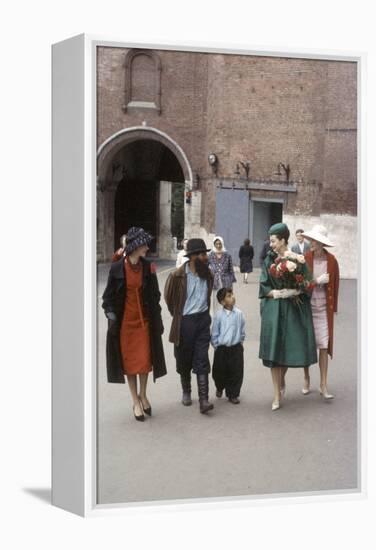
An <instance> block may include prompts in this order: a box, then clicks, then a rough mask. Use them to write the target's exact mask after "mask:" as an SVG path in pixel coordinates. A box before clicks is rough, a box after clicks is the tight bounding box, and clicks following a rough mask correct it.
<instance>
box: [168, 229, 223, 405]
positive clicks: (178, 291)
mask: <svg viewBox="0 0 376 550" xmlns="http://www.w3.org/2000/svg"><path fill="white" fill-rule="evenodd" d="M208 252H210V249H207V248H206V244H205V242H204V241H203V240H202V239H189V241H188V243H187V251H186V254H185V255H186V257H187V258H188V261H187V262H186V263H185V264H183V265H182V266H181V267H179V268H178V269H176V270H175V271H173V272H172V273H171V274H170V275H169V277H168V279H167V281H166V286H165V290H164V298H165V301H166V304H167V307H168V310H169V312H170V313H171V315H172V323H171V330H170V336H169V340H170V342H172V343H173V344H174V355H175V359H176V370H177V372H178V374H180V380H181V386H182V389H183V398H182V403H183V405H185V406H188V405H192V399H191V371H192V372H193V373H194V374H196V376H197V387H198V397H199V403H200V412H201V413H203V414H205V413H207V412H208V411H210V410H211V409H213V405H212V404H211V403H209V401H208V399H209V376H208V375H209V372H210V363H209V344H210V322H211V317H210V314H209V309H210V296H211V292H212V288H213V276H212V274H211V272H210V269H209V265H208V255H207V253H208Z"/></svg>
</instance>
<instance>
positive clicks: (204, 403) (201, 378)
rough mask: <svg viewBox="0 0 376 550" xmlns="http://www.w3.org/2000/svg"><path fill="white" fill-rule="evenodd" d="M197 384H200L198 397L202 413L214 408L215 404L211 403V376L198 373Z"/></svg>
mask: <svg viewBox="0 0 376 550" xmlns="http://www.w3.org/2000/svg"><path fill="white" fill-rule="evenodd" d="M197 386H198V398H199V401H200V413H202V414H205V413H207V412H209V411H211V410H212V409H214V405H213V404H212V403H209V401H208V397H209V377H208V375H207V374H198V375H197Z"/></svg>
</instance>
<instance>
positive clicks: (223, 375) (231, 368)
mask: <svg viewBox="0 0 376 550" xmlns="http://www.w3.org/2000/svg"><path fill="white" fill-rule="evenodd" d="M243 372H244V350H243V345H242V344H240V343H239V344H236V345H235V346H218V347H217V349H216V350H215V352H214V362H213V380H214V382H215V386H216V388H217V390H218V391H220V392H222V391H223V390H225V392H226V397H229V398H235V397H239V394H240V388H241V386H242V383H243Z"/></svg>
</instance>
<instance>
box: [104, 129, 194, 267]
mask: <svg viewBox="0 0 376 550" xmlns="http://www.w3.org/2000/svg"><path fill="white" fill-rule="evenodd" d="M187 178H188V180H187ZM186 187H189V188H190V187H191V170H190V166H189V163H188V161H187V159H186V157H185V155H184V153H183V151H182V150H181V149H180V147H179V146H178V145H177V144H176V143H174V142H173V141H172V140H171V139H170V138H169V137H168V136H166V135H165V134H163V133H162V132H159V131H157V130H154V129H149V128H147V129H146V128H144V127H142V128H136V129H127V130H124V131H122V132H119V133H118V134H115V135H114V136H112V138H110V139H109V140H107V141H106V142H105V143H104V144H102V146H101V147H100V149H99V151H98V186H97V189H98V193H97V259H98V261H108V260H110V259H111V256H112V253H113V251H114V249H116V248H118V246H119V240H120V237H121V235H123V234H124V233H126V232H127V231H128V229H129V227H131V226H133V225H136V226H141V227H144V228H145V229H146V230H147V231H149V232H150V233H152V234H153V235H154V236H155V237H156V239H155V240H154V242H153V243H152V245H151V248H150V253H151V254H152V255H158V256H160V257H169V255H171V248H172V239H171V236H172V235H173V236H175V237H177V238H178V239H181V238H183V236H184V207H185V205H184V191H185V188H186ZM180 233H181V234H180Z"/></svg>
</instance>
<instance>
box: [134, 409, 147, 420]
mask: <svg viewBox="0 0 376 550" xmlns="http://www.w3.org/2000/svg"><path fill="white" fill-rule="evenodd" d="M133 414H134V417H135V419H136V420H138V421H139V422H143V421H144V420H145V417H144V415H143V414H139V415H137V414H136V413H135V412H134V407H133Z"/></svg>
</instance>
